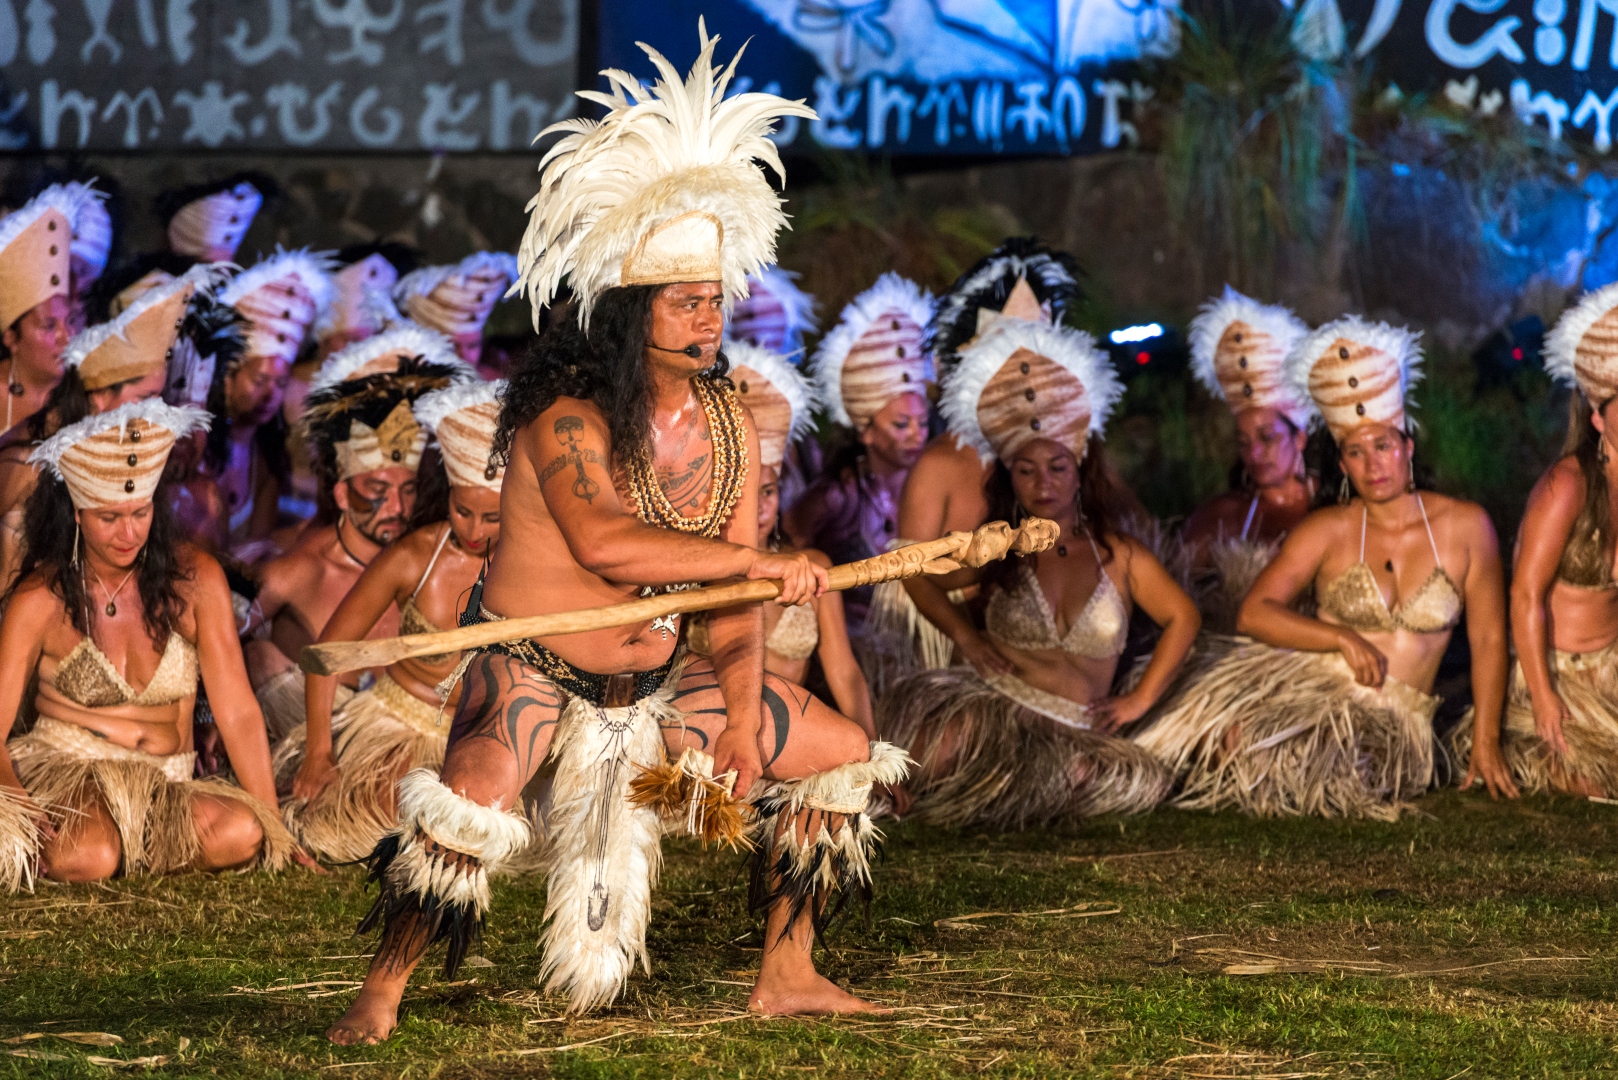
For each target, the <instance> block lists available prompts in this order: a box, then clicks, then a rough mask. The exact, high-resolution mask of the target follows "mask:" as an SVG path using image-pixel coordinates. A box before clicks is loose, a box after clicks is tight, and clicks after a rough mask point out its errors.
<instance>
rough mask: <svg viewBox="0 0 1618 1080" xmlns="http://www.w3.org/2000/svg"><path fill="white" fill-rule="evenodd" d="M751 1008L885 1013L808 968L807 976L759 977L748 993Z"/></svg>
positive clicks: (780, 1012) (771, 1012)
mask: <svg viewBox="0 0 1618 1080" xmlns="http://www.w3.org/2000/svg"><path fill="white" fill-rule="evenodd" d="M747 1008H748V1011H750V1012H756V1013H763V1014H765V1015H767V1016H823V1015H826V1014H829V1013H830V1014H836V1013H886V1012H891V1011H892V1010H891V1009H884V1008H883V1007H882V1006H880V1005H873V1004H871V1003H870V1002H869V1001H863V1000H861V999H860V998H857V997H855V996H854V995H853V994H850V993H849V992H848V991H846V990H844V989H843V988H842V987H840V986H838V985H837V984H836V983H834V982H832V981H831V980H830V979H827V978H825V977H824V976H821V975H818V974H816V973H814V972H813V971H811V972H810V973H809V977H808V978H807V979H792V980H788V979H781V978H776V979H772V980H770V982H769V983H768V984H766V983H765V981H764V980H763V979H762V978H761V979H759V981H758V983H757V984H755V985H754V987H753V992H752V993H751V994H750V995H748V998H747Z"/></svg>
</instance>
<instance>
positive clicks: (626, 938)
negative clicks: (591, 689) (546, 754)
mask: <svg viewBox="0 0 1618 1080" xmlns="http://www.w3.org/2000/svg"><path fill="white" fill-rule="evenodd" d="M678 678H679V672H678V666H677V667H676V670H675V671H674V672H673V673H672V674H671V675H670V677H669V679H667V680H666V681H665V683H664V689H663V690H662V691H660V692H659V693H658V694H655V695H653V696H651V697H647V698H642V699H641V700H640V701H637V702H635V703H634V704H633V705H626V706H622V707H618V708H610V709H609V708H603V707H601V706H598V705H592V704H591V703H590V702H588V701H585V700H583V699H582V698H573V699H572V700H570V701H569V702H568V704H567V707H566V708H565V709H564V710H563V711H562V718H561V723H560V725H559V726H558V729H557V734H556V742H555V744H554V746H553V748H552V750H551V757H552V759H553V760H554V761H555V762H556V777H555V780H554V781H553V783H552V787H551V792H552V794H551V810H550V814H549V815H548V818H547V826H548V831H549V833H550V837H551V851H550V859H549V865H550V879H549V886H548V888H547V891H546V898H545V929H544V932H543V934H542V938H541V943H542V946H543V950H544V961H543V963H542V965H541V968H540V974H541V976H542V977H543V978H544V979H545V989H546V990H547V991H550V990H558V991H561V992H563V993H565V994H566V995H567V998H568V1011H569V1012H585V1011H588V1010H590V1009H594V1008H598V1007H600V1006H603V1005H610V1004H611V1003H612V1002H613V1001H614V1000H615V999H616V998H617V997H618V994H619V992H620V991H622V989H623V986H624V983H625V981H626V980H627V979H628V978H629V975H630V973H631V972H632V971H633V970H634V968H635V964H636V962H637V961H638V962H639V963H640V965H641V967H642V968H643V969H644V970H645V971H646V973H647V974H651V960H650V958H649V957H648V956H647V954H646V927H647V925H648V923H649V922H650V921H651V914H652V889H653V887H654V886H655V885H656V883H657V878H658V874H659V871H660V870H661V869H662V863H663V851H662V846H661V840H662V834H663V822H662V818H661V816H660V815H659V814H658V812H657V810H655V809H653V808H651V807H649V806H644V805H636V804H635V803H634V802H633V801H632V800H631V798H630V784H631V781H633V780H634V779H635V778H636V777H638V776H639V775H641V774H642V773H643V772H644V771H646V770H648V769H653V768H656V767H659V766H662V765H664V764H665V762H666V758H665V754H664V750H663V731H662V727H663V725H664V724H672V725H678V724H680V723H681V721H682V719H683V714H682V713H681V712H680V711H679V710H678V709H676V708H674V706H672V705H671V704H669V698H671V697H672V696H673V691H674V687H675V685H676V684H677V683H678Z"/></svg>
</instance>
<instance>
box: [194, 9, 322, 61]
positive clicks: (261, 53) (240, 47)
mask: <svg viewBox="0 0 1618 1080" xmlns="http://www.w3.org/2000/svg"><path fill="white" fill-rule="evenodd" d="M266 2H267V3H268V4H269V8H270V28H269V30H267V31H266V32H265V34H264V38H263V40H261V41H260V42H259V43H258V44H257V45H249V44H248V41H247V39H248V38H250V37H252V36H253V28H252V27H250V26H248V25H247V20H246V19H237V20H236V29H235V30H234V31H232V32H231V35H230V36H229V37H228V38H226V39H225V47H226V48H227V49H229V50H230V55H232V56H234V57H235V58H236V62H237V63H239V64H247V65H253V64H262V63H263V62H264V61H266V60H268V59H269V58H270V57H272V56H274V55H275V54H276V53H278V52H284V53H286V54H287V55H288V56H292V57H301V56H302V55H303V46H302V45H299V44H298V42H297V39H296V38H294V37H293V36H292V0H266ZM172 26H173V17H172V14H171V16H170V27H171V28H172Z"/></svg>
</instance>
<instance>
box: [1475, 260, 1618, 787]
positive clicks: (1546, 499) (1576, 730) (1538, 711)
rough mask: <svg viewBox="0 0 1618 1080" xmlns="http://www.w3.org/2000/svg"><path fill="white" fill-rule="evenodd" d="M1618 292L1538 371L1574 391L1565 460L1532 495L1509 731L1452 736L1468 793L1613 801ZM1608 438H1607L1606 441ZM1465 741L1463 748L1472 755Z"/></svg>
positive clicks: (1576, 323) (1616, 756) (1582, 317)
mask: <svg viewBox="0 0 1618 1080" xmlns="http://www.w3.org/2000/svg"><path fill="white" fill-rule="evenodd" d="M1615 323H1618V287H1615V286H1612V285H1609V286H1607V287H1606V288H1604V289H1601V290H1599V291H1597V292H1593V293H1590V294H1589V295H1587V296H1585V297H1584V299H1582V300H1581V301H1579V303H1578V304H1576V305H1575V306H1574V307H1572V308H1570V309H1569V310H1568V312H1567V313H1566V314H1564V315H1563V316H1562V318H1561V321H1560V322H1558V323H1557V324H1556V328H1555V329H1554V330H1552V331H1551V334H1550V336H1549V338H1547V339H1546V342H1545V368H1546V370H1547V371H1549V372H1551V374H1553V375H1555V376H1556V377H1557V378H1559V379H1560V380H1562V381H1564V382H1569V383H1572V384H1573V385H1574V386H1575V387H1576V392H1575V393H1574V395H1573V400H1572V402H1571V415H1570V417H1569V422H1568V432H1567V445H1566V446H1565V447H1564V448H1563V453H1564V456H1563V457H1562V459H1561V460H1560V461H1558V462H1557V463H1556V464H1555V465H1553V466H1551V468H1550V469H1549V471H1547V472H1546V473H1545V475H1544V476H1542V477H1540V480H1539V483H1537V484H1535V485H1534V490H1533V492H1532V493H1531V494H1530V495H1529V496H1528V508H1527V510H1526V511H1525V512H1524V513H1523V522H1522V533H1521V536H1520V538H1519V540H1518V545H1517V561H1516V566H1515V568H1514V570H1513V572H1512V579H1511V632H1512V639H1513V642H1514V644H1515V645H1516V647H1517V662H1516V663H1515V664H1514V665H1512V668H1511V679H1510V682H1509V684H1508V687H1507V690H1506V709H1505V718H1504V720H1503V722H1502V723H1503V727H1504V731H1500V730H1498V729H1492V728H1490V727H1488V726H1486V725H1484V724H1478V725H1477V728H1476V732H1475V733H1474V732H1473V730H1472V729H1471V727H1470V726H1463V727H1462V728H1461V729H1458V730H1457V732H1456V737H1455V742H1456V749H1457V751H1458V752H1460V753H1463V754H1464V753H1466V752H1467V750H1468V749H1470V758H1471V765H1470V767H1469V769H1468V771H1467V777H1466V783H1467V786H1471V784H1472V783H1473V781H1474V780H1476V779H1477V778H1479V777H1481V778H1482V779H1483V780H1484V782H1485V783H1486V784H1487V785H1488V788H1489V793H1490V794H1491V795H1495V796H1499V795H1508V796H1514V795H1516V794H1517V792H1518V790H1519V789H1522V790H1525V791H1530V792H1534V791H1544V790H1546V789H1555V790H1557V791H1567V792H1572V793H1574V794H1578V795H1596V796H1601V797H1604V798H1610V797H1612V795H1613V793H1614V792H1618V644H1615V643H1618V583H1615V582H1614V580H1613V559H1614V556H1613V537H1614V535H1615V532H1614V530H1615V529H1618V521H1615V518H1614V514H1613V506H1612V491H1613V489H1614V487H1615V486H1618V461H1615V458H1618V454H1614V452H1613V449H1612V448H1613V446H1614V445H1618V442H1615V439H1618V430H1614V427H1615V425H1618V409H1615V408H1613V407H1612V404H1613V401H1614V399H1615V398H1618V338H1615V337H1614V335H1613V332H1612V327H1613V325H1614V324H1615ZM1609 432H1611V433H1610V434H1609ZM1468 743H1470V744H1471V745H1470V747H1468V745H1467V744H1468Z"/></svg>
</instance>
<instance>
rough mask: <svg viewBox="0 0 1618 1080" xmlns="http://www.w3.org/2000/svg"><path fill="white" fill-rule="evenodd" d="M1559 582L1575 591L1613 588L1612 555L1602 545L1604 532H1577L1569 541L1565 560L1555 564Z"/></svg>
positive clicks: (1564, 556) (1616, 584)
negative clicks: (1570, 586)
mask: <svg viewBox="0 0 1618 1080" xmlns="http://www.w3.org/2000/svg"><path fill="white" fill-rule="evenodd" d="M1556 580H1557V581H1560V582H1562V583H1563V584H1564V585H1572V586H1573V587H1574V588H1576V589H1613V588H1618V582H1615V581H1613V579H1612V552H1610V551H1608V550H1607V549H1606V546H1605V545H1604V544H1602V542H1601V529H1600V528H1595V529H1591V530H1590V531H1589V532H1587V533H1585V534H1583V535H1582V536H1581V535H1580V534H1579V533H1578V532H1577V531H1575V532H1574V533H1573V535H1571V536H1569V537H1568V538H1567V546H1566V547H1564V548H1563V549H1562V558H1561V559H1560V561H1558V562H1557V564H1556Z"/></svg>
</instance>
